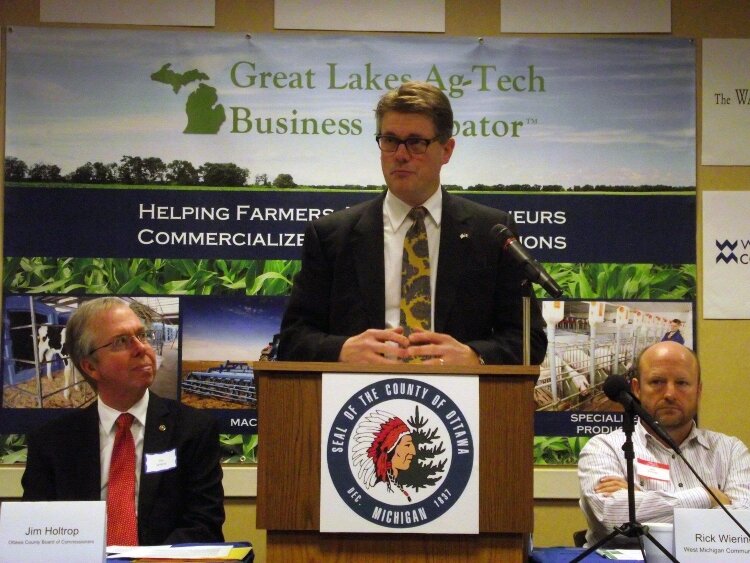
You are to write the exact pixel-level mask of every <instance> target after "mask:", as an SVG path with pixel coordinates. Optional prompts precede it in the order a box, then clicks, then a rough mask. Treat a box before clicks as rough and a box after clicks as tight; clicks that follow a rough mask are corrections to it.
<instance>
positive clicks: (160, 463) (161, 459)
mask: <svg viewBox="0 0 750 563" xmlns="http://www.w3.org/2000/svg"><path fill="white" fill-rule="evenodd" d="M175 467H177V449H176V448H175V449H172V450H169V451H166V452H161V453H156V454H146V473H159V472H160V471H168V470H169V469H174V468H175Z"/></svg>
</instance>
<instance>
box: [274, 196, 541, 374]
mask: <svg viewBox="0 0 750 563" xmlns="http://www.w3.org/2000/svg"><path fill="white" fill-rule="evenodd" d="M384 197H385V194H382V195H381V196H380V197H378V198H375V199H373V200H370V201H367V202H364V203H362V204H359V205H356V206H354V207H351V208H349V209H345V210H342V211H339V212H337V213H332V214H331V215H328V216H326V217H323V218H320V219H318V220H316V221H314V222H313V223H311V224H310V225H308V227H307V230H306V231H305V243H304V248H303V254H302V270H301V271H300V273H299V274H298V275H297V277H296V278H295V281H294V286H293V288H292V295H291V298H290V301H289V305H288V307H287V310H286V312H285V314H284V318H283V320H282V324H281V337H280V341H279V350H278V359H280V360H297V361H337V360H338V357H339V352H340V351H341V347H342V346H343V344H344V342H345V341H346V339H347V338H349V337H350V336H353V335H355V334H359V333H361V332H363V331H365V330H367V329H368V328H384V327H385V289H384V288H385V269H384V265H383V246H384V243H383V199H384ZM497 223H504V224H507V225H510V226H512V221H511V219H510V216H509V215H508V214H507V213H505V212H504V211H499V210H497V209H493V208H491V207H487V206H484V205H480V204H477V203H474V202H472V201H469V200H467V199H464V198H462V197H458V196H453V195H451V194H449V193H447V192H444V193H443V213H442V221H441V228H440V258H439V262H438V272H437V284H436V288H435V293H436V295H435V319H434V323H433V326H434V329H435V331H436V332H442V333H447V334H450V335H451V336H453V338H455V339H456V340H458V341H460V342H462V343H464V344H467V345H468V346H471V347H472V348H473V349H474V350H475V351H476V352H477V353H479V354H481V356H482V358H483V359H484V361H485V362H486V363H488V364H518V363H522V361H523V356H522V351H521V342H522V332H523V331H522V304H521V296H522V295H528V294H529V292H530V288H529V286H528V284H522V282H523V277H522V272H521V269H520V267H519V266H517V265H516V264H515V263H513V262H512V260H511V258H510V257H508V256H507V254H506V253H504V252H503V250H502V248H501V245H500V244H499V243H498V241H497V240H495V239H494V238H493V236H492V234H491V229H492V227H493V226H494V225H496V224H497ZM543 326H544V323H543V320H542V317H541V313H540V311H539V305H538V303H536V301H533V303H532V331H531V361H532V363H536V364H538V363H540V362H541V361H542V360H543V359H544V355H545V353H546V350H547V337H546V335H545V334H544V331H543Z"/></svg>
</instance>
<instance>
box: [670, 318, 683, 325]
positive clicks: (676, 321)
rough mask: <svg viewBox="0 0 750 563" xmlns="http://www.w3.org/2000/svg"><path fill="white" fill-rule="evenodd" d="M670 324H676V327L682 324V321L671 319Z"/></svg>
mask: <svg viewBox="0 0 750 563" xmlns="http://www.w3.org/2000/svg"><path fill="white" fill-rule="evenodd" d="M672 322H673V323H676V324H678V325H681V324H682V321H681V320H680V319H672Z"/></svg>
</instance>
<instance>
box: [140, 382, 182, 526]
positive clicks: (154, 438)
mask: <svg viewBox="0 0 750 563" xmlns="http://www.w3.org/2000/svg"><path fill="white" fill-rule="evenodd" d="M149 393H150V396H149V400H148V409H147V411H146V429H145V434H144V437H143V460H142V461H141V485H140V489H139V492H138V516H139V518H141V517H143V518H144V519H146V518H147V517H148V514H150V513H151V509H152V507H153V505H154V499H155V497H156V491H157V490H158V488H159V482H160V481H161V476H162V473H161V472H157V473H146V456H147V455H148V454H153V453H162V452H164V451H166V450H168V449H169V444H170V443H171V441H172V435H173V433H174V430H175V429H174V421H173V420H172V417H171V416H170V415H169V410H168V409H167V407H166V405H165V403H164V402H163V400H162V399H161V397H159V396H157V395H156V394H154V393H153V392H149Z"/></svg>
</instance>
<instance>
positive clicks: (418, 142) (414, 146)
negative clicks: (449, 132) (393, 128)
mask: <svg viewBox="0 0 750 563" xmlns="http://www.w3.org/2000/svg"><path fill="white" fill-rule="evenodd" d="M439 138H440V135H438V136H437V137H433V138H432V139H422V138H421V137H409V138H408V139H399V138H398V137H394V136H393V135H375V142H376V143H377V144H378V146H379V147H380V150H381V151H383V152H396V151H397V150H398V147H399V145H404V146H405V147H406V150H407V151H409V154H424V153H426V152H427V147H429V146H430V145H431V144H432V143H434V142H435V141H437V140H438V139H439Z"/></svg>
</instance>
